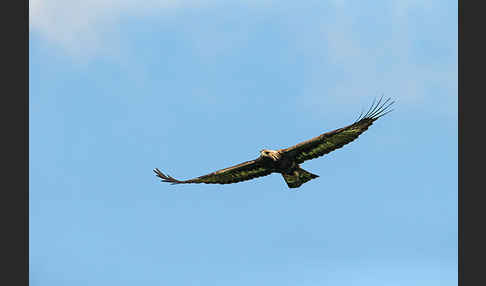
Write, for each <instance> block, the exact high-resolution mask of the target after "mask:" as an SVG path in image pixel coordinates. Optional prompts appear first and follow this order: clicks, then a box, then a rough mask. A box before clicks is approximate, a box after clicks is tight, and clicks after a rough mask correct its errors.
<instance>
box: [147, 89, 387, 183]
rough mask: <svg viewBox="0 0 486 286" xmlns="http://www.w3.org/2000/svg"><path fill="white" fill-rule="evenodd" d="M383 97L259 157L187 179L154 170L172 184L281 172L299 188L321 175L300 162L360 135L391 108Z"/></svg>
mask: <svg viewBox="0 0 486 286" xmlns="http://www.w3.org/2000/svg"><path fill="white" fill-rule="evenodd" d="M382 99H383V97H382V98H380V100H379V101H378V102H376V103H375V100H373V103H372V104H371V107H370V109H369V110H368V112H366V113H365V114H364V115H363V112H362V113H361V114H360V115H359V116H358V119H356V120H355V122H354V123H353V124H351V125H348V126H346V127H343V128H339V129H336V130H333V131H330V132H327V133H324V134H321V135H319V136H317V137H314V138H312V139H310V140H307V141H304V142H301V143H299V144H297V145H295V146H292V147H289V148H285V149H279V150H268V149H263V150H261V151H260V156H259V157H258V158H256V159H254V160H251V161H247V162H243V163H241V164H238V165H236V166H232V167H229V168H225V169H222V170H218V171H216V172H213V173H210V174H207V175H204V176H200V177H197V178H194V179H190V180H185V181H180V180H177V179H174V178H173V177H171V176H169V175H168V174H164V173H162V172H161V171H160V170H159V169H157V168H156V169H154V172H155V173H156V174H157V176H158V177H159V178H161V179H162V181H163V182H168V183H172V184H191V183H195V184H200V183H205V184H232V183H238V182H241V181H246V180H251V179H253V178H257V177H262V176H266V175H270V174H271V173H280V174H282V177H283V178H284V180H285V182H286V183H287V186H288V187H289V188H298V187H300V186H301V185H302V184H303V183H305V182H308V181H310V180H312V179H315V178H317V177H319V176H318V175H315V174H312V173H310V172H308V171H306V170H304V169H302V168H301V167H300V165H299V164H300V163H303V162H304V161H307V160H310V159H314V158H317V157H320V156H323V155H325V154H327V153H329V152H331V151H334V150H336V149H338V148H341V147H342V146H344V145H345V144H348V143H350V142H351V141H353V140H355V139H356V138H358V136H359V135H361V133H363V132H365V131H366V130H367V129H368V127H370V126H371V125H372V124H373V122H375V121H376V120H377V119H378V118H380V117H382V116H384V115H385V114H387V113H389V112H391V111H392V110H388V108H389V107H390V106H391V105H392V104H393V103H394V101H390V100H391V98H388V99H387V100H385V101H384V102H382Z"/></svg>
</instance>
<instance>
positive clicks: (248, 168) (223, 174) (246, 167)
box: [154, 159, 273, 184]
mask: <svg viewBox="0 0 486 286" xmlns="http://www.w3.org/2000/svg"><path fill="white" fill-rule="evenodd" d="M154 172H155V174H157V177H159V178H161V179H162V181H163V182H168V183H172V184H201V183H204V184H232V183H238V182H242V181H247V180H251V179H254V178H257V177H261V176H266V175H269V174H271V173H272V172H273V170H272V169H270V168H268V167H266V166H265V165H264V164H262V162H261V161H260V160H259V159H255V160H251V161H247V162H243V163H241V164H238V165H235V166H232V167H229V168H225V169H221V170H218V171H216V172H212V173H210V174H207V175H204V176H200V177H197V178H194V179H189V180H184V181H181V180H177V179H175V178H173V177H171V176H169V175H168V174H164V173H162V172H161V171H160V170H159V169H157V168H156V169H154Z"/></svg>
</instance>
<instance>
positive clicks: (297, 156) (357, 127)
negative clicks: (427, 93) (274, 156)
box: [279, 97, 394, 164]
mask: <svg viewBox="0 0 486 286" xmlns="http://www.w3.org/2000/svg"><path fill="white" fill-rule="evenodd" d="M382 99H383V97H382V98H380V100H379V101H378V102H376V104H375V101H373V103H372V104H371V107H370V109H369V110H368V112H366V114H364V115H363V113H361V114H360V116H359V117H358V119H356V121H355V122H354V123H353V124H351V125H348V126H346V127H343V128H339V129H336V130H333V131H330V132H327V133H324V134H321V135H319V136H317V137H314V138H312V139H309V140H307V141H304V142H301V143H299V144H297V145H294V146H292V147H289V148H286V149H280V150H279V152H280V153H283V154H285V155H287V156H289V157H290V158H293V159H294V160H295V162H296V163H297V164H300V163H302V162H304V161H306V160H310V159H314V158H317V157H320V156H323V155H325V154H327V153H329V152H332V151H334V150H336V149H338V148H341V147H342V146H344V145H346V144H348V143H350V142H351V141H353V140H355V139H356V138H358V136H359V135H361V133H363V132H365V131H366V130H367V129H368V127H370V126H371V125H372V124H373V122H374V121H376V120H377V119H378V118H380V117H382V116H384V115H385V114H387V113H389V112H391V111H393V110H388V108H389V107H390V106H391V105H392V104H393V103H394V101H391V102H390V100H391V99H390V98H388V99H387V100H385V101H384V102H382Z"/></svg>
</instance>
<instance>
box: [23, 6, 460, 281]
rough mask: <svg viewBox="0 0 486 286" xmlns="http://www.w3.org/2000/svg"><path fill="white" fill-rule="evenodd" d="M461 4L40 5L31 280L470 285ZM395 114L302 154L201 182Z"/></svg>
mask: <svg viewBox="0 0 486 286" xmlns="http://www.w3.org/2000/svg"><path fill="white" fill-rule="evenodd" d="M457 13H458V10H457V1H449V0H446V1H444V0H441V1H439V0H435V1H422V0H421V1H419V0H416V1H404V0H400V1H345V0H342V1H337V0H335V1H273V0H263V1H257V0H246V1H245V0H242V1H231V3H230V2H229V1H222V0H221V1H217V0H207V1H202V0H200V1H196V0H194V1H189V0H165V1H162V0H147V1H135V0H119V1H115V0H84V1H74V0H62V1H61V0H31V1H30V34H29V35H30V50H29V60H30V64H29V82H30V118H29V119H30V131H29V132H30V147H29V148H30V166H29V171H30V206H29V213H30V226H29V230H30V242H29V245H30V250H29V251H30V253H29V258H30V262H29V263H30V283H31V285H33V286H35V285H46V286H47V285H48V286H57V285H91V286H96V285H117V286H122V285H145V286H151V285H211V286H216V285H302V286H307V285H309V286H314V285H337V286H339V285H390V286H395V285H427V286H433V285H441V286H447V285H457V45H458V42H457ZM382 94H384V95H385V96H390V97H392V98H393V99H395V100H397V103H396V106H395V111H393V112H392V113H390V114H388V115H386V116H385V117H383V118H381V119H380V120H378V121H377V122H376V123H375V124H374V125H373V126H372V127H371V128H370V129H369V130H368V131H367V132H365V133H364V134H363V135H361V136H360V137H359V139H357V140H356V141H354V142H352V143H350V144H348V145H346V146H344V147H343V148H341V149H339V150H336V151H334V152H332V153H330V154H328V155H325V156H324V157H321V158H319V159H315V160H312V161H308V162H305V163H303V164H302V167H303V168H304V169H306V170H309V171H310V172H312V173H315V174H318V175H320V177H319V178H318V179H315V180H312V181H310V182H308V183H306V184H304V185H302V186H301V187H300V188H298V189H296V190H295V189H288V188H287V186H286V184H285V182H284V180H283V178H282V177H281V176H280V175H278V174H272V175H270V176H267V177H262V178H258V179H255V180H251V181H247V182H242V183H239V184H233V185H206V184H202V185H179V186H173V185H169V184H165V183H161V182H160V180H158V179H157V178H156V177H155V175H154V173H153V172H152V169H153V168H156V167H157V168H160V169H161V170H162V171H165V172H167V173H169V174H170V175H172V176H174V177H176V178H180V179H187V178H192V177H196V176H199V175H203V174H206V173H209V172H212V171H215V170H217V169H221V168H225V167H228V166H231V165H233V164H237V163H240V162H242V161H246V160H250V159H254V158H256V157H257V156H258V155H259V154H258V151H259V150H260V149H263V148H268V149H278V148H284V147H289V146H291V145H294V144H296V143H298V142H300V141H302V140H306V139H309V138H311V137H313V136H316V135H318V134H320V133H323V132H326V131H330V130H333V129H336V128H339V127H342V126H345V125H347V124H349V123H351V122H352V121H353V120H354V119H355V118H356V117H357V116H358V114H359V113H360V111H361V110H362V109H365V108H367V107H369V105H370V104H371V102H372V101H373V99H374V98H377V97H379V96H381V95H382Z"/></svg>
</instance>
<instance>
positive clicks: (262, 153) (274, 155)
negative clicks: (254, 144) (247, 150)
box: [260, 149, 281, 161]
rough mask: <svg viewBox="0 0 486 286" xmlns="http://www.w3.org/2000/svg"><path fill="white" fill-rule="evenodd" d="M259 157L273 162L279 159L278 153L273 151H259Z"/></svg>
mask: <svg viewBox="0 0 486 286" xmlns="http://www.w3.org/2000/svg"><path fill="white" fill-rule="evenodd" d="M260 156H262V157H268V158H271V159H272V160H274V161H277V160H278V159H280V157H281V156H280V153H279V152H277V151H275V150H268V149H262V150H260Z"/></svg>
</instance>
